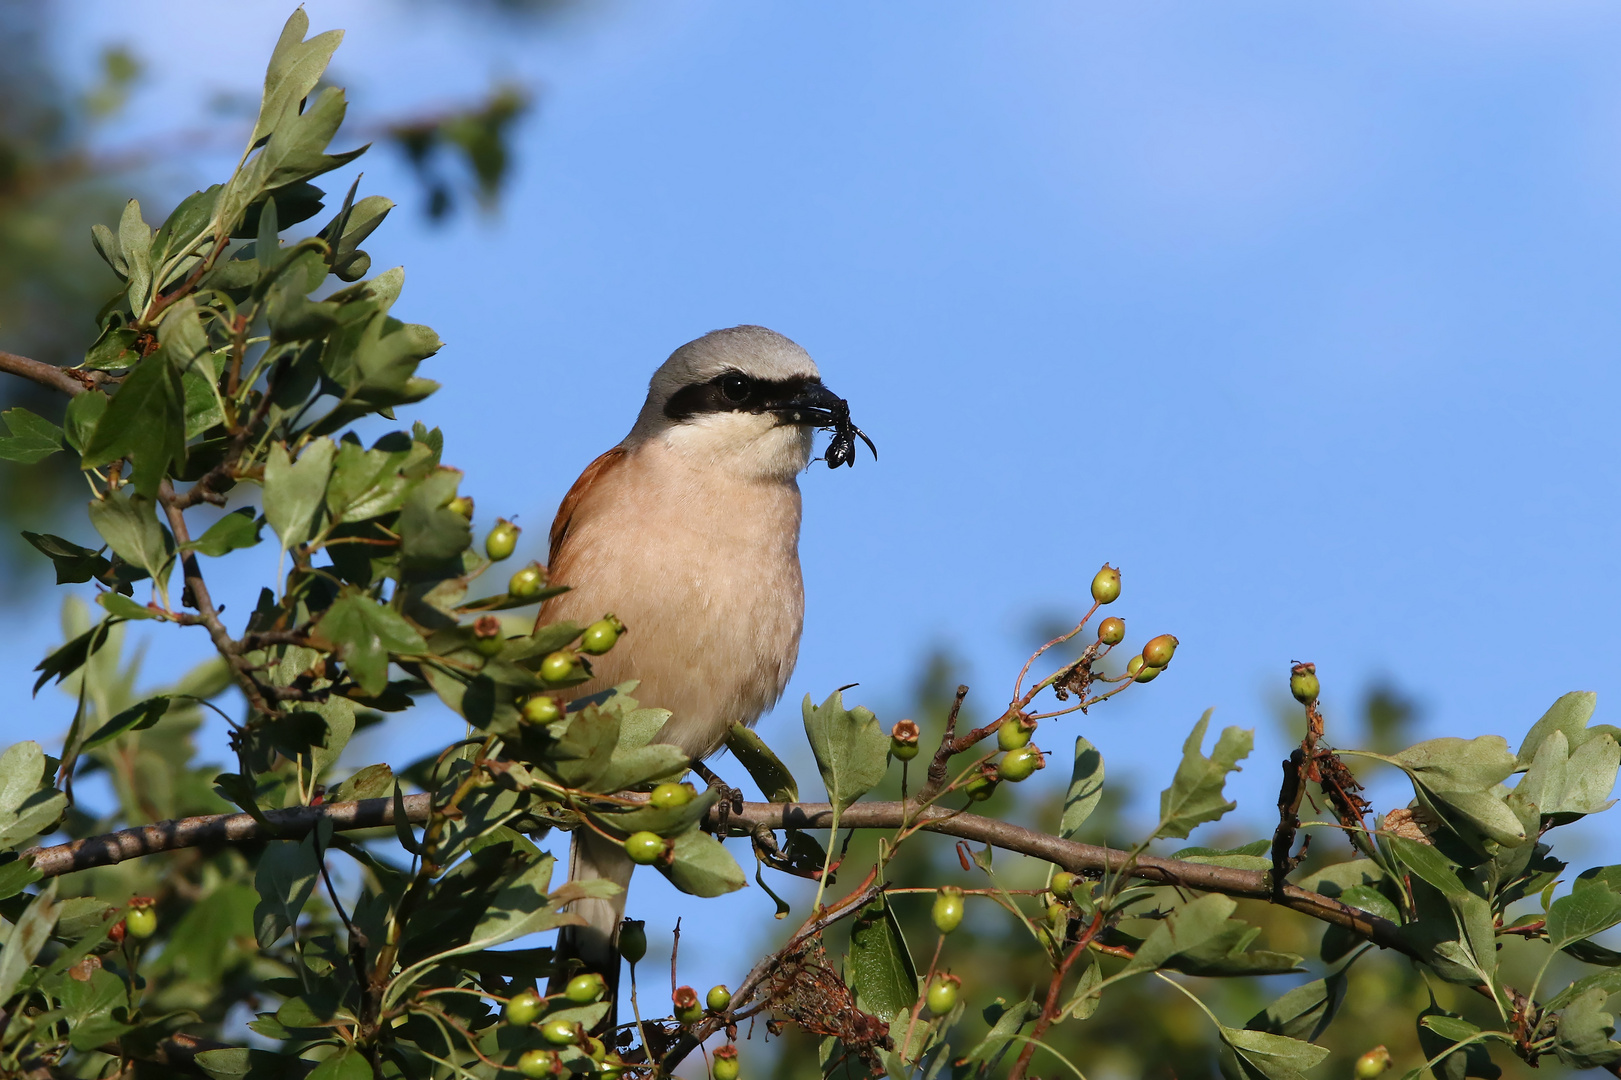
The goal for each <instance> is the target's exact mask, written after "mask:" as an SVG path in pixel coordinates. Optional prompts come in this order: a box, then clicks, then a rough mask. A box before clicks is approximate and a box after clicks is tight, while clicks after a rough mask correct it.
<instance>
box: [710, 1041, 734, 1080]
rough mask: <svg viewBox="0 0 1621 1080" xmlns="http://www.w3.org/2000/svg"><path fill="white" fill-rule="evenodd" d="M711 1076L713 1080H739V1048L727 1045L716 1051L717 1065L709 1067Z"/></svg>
mask: <svg viewBox="0 0 1621 1080" xmlns="http://www.w3.org/2000/svg"><path fill="white" fill-rule="evenodd" d="M727 1051H730V1053H728V1052H727ZM709 1075H710V1076H711V1077H713V1080H737V1047H735V1046H731V1045H727V1046H723V1047H721V1048H720V1049H718V1050H716V1051H715V1063H714V1064H713V1065H711V1066H710V1067H709Z"/></svg>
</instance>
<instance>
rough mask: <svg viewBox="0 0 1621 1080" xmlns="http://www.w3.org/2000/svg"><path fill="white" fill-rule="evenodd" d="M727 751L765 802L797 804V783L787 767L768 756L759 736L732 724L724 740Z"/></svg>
mask: <svg viewBox="0 0 1621 1080" xmlns="http://www.w3.org/2000/svg"><path fill="white" fill-rule="evenodd" d="M726 749H728V750H730V751H731V752H732V756H733V757H735V758H737V760H738V763H739V764H740V765H742V766H743V768H745V769H746V770H748V774H749V776H750V777H752V778H753V779H754V783H755V785H756V786H758V787H759V789H760V793H761V794H763V795H764V796H765V800H766V802H783V803H792V802H798V801H799V781H797V780H795V779H794V774H793V773H791V772H789V771H788V766H786V765H784V764H783V763H782V760H781V759H780V758H778V757H777V755H776V754H774V753H772V752H771V747H769V746H767V745H766V743H765V740H764V739H762V738H760V735H759V733H758V732H756V731H755V730H754V729H753V728H751V727H746V726H745V725H743V724H733V725H732V729H731V732H730V733H729V734H728V735H727V736H726Z"/></svg>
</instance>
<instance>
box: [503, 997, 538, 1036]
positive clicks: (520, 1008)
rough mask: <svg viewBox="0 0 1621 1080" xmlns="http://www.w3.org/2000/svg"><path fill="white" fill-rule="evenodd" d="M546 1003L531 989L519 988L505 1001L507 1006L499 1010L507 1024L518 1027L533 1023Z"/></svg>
mask: <svg viewBox="0 0 1621 1080" xmlns="http://www.w3.org/2000/svg"><path fill="white" fill-rule="evenodd" d="M545 1008H546V1003H545V1002H543V1001H541V1000H540V995H539V994H537V993H535V992H534V991H533V990H520V991H518V992H517V993H516V994H513V995H512V997H511V998H510V999H508V1001H507V1007H506V1008H505V1009H503V1010H501V1016H502V1018H503V1019H505V1020H506V1022H507V1023H509V1024H517V1025H518V1026H519V1027H522V1026H524V1025H525V1024H533V1023H534V1022H535V1021H536V1020H538V1019H539V1018H540V1014H541V1013H542V1012H543V1011H545Z"/></svg>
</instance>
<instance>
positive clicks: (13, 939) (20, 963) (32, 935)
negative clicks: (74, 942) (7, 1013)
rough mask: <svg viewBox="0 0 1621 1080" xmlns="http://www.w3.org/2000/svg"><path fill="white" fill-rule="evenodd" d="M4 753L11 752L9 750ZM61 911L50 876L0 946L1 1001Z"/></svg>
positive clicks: (11, 990) (12, 990)
mask: <svg viewBox="0 0 1621 1080" xmlns="http://www.w3.org/2000/svg"><path fill="white" fill-rule="evenodd" d="M7 756H8V757H9V756H10V755H9V753H8V755H7ZM60 911H61V905H59V904H58V903H57V902H56V879H55V878H52V879H51V880H50V881H48V882H46V884H45V888H43V889H41V890H40V891H39V893H38V895H36V896H35V897H34V898H33V899H32V900H30V901H29V902H28V907H27V908H25V909H24V910H23V913H22V916H21V917H20V918H19V919H18V920H17V923H16V925H14V926H13V927H12V928H11V936H10V937H9V938H7V939H6V947H5V949H4V950H0V1004H4V1003H6V1002H8V1001H10V1000H11V995H12V994H14V993H16V991H17V986H18V984H19V983H21V982H22V979H23V976H24V975H25V974H27V973H28V969H29V968H30V967H32V966H33V964H34V960H35V958H36V957H38V956H39V951H40V950H41V949H43V948H44V947H45V942H46V941H48V940H50V936H51V931H52V930H54V929H56V919H57V916H58V915H59V914H60Z"/></svg>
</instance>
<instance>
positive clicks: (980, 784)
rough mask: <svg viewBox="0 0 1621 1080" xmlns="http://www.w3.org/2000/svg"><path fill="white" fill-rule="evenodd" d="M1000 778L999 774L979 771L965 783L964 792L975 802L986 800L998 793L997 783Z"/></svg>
mask: <svg viewBox="0 0 1621 1080" xmlns="http://www.w3.org/2000/svg"><path fill="white" fill-rule="evenodd" d="M1000 779H1001V777H998V776H990V775H987V774H985V773H983V772H977V773H975V774H974V775H973V776H972V777H971V778H970V779H969V781H968V783H966V784H964V785H963V792H964V793H965V794H967V796H968V798H969V799H970V800H971V801H973V802H984V801H985V800H986V799H988V798H990V797H991V796H992V795H993V794H995V793H996V785H997V783H998V781H1000Z"/></svg>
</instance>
